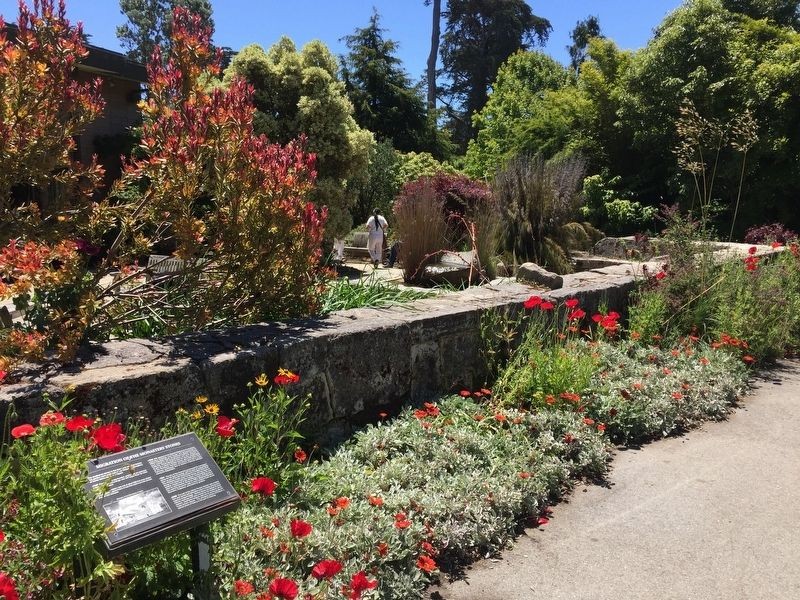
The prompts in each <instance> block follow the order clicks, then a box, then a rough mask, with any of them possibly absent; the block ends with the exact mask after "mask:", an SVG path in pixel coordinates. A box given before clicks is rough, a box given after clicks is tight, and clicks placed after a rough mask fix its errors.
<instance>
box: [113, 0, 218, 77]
mask: <svg viewBox="0 0 800 600" xmlns="http://www.w3.org/2000/svg"><path fill="white" fill-rule="evenodd" d="M179 6H180V7H183V8H186V9H188V10H189V12H191V13H192V14H195V15H199V16H200V19H201V22H202V24H203V26H204V27H210V28H211V31H212V32H213V30H214V21H213V19H212V18H211V13H212V9H211V0H120V2H119V7H120V11H121V12H122V14H123V15H125V17H126V18H127V19H128V22H127V23H125V24H124V25H120V26H119V27H117V37H118V38H119V40H120V43H121V44H122V46H123V47H124V48H126V49H127V50H128V56H129V57H131V58H132V59H134V60H137V61H139V62H141V63H147V62H149V61H150V57H151V56H152V55H153V49H154V48H155V47H156V46H161V49H162V50H163V52H162V54H163V55H164V56H166V55H167V54H168V51H169V46H170V44H171V41H170V36H171V33H172V14H173V11H174V10H175V8H176V7H179Z"/></svg>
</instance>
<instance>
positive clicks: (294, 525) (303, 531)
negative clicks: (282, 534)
mask: <svg viewBox="0 0 800 600" xmlns="http://www.w3.org/2000/svg"><path fill="white" fill-rule="evenodd" d="M289 529H290V530H291V532H292V537H296V538H302V537H306V536H307V535H308V534H310V533H311V531H312V530H313V529H314V528H313V527H312V526H311V523H308V522H307V521H303V520H301V519H292V522H291V523H290V524H289Z"/></svg>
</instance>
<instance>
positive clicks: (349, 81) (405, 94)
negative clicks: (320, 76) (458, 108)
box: [341, 12, 435, 152]
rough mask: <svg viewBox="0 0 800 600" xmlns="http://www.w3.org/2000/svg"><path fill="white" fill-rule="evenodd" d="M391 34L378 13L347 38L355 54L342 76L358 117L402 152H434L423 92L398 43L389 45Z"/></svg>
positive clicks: (345, 58) (347, 60)
mask: <svg viewBox="0 0 800 600" xmlns="http://www.w3.org/2000/svg"><path fill="white" fill-rule="evenodd" d="M385 31H386V30H385V29H383V28H381V26H380V16H379V15H378V13H377V12H373V14H372V17H371V18H370V21H369V25H368V26H367V27H363V28H359V29H356V30H355V32H353V34H351V35H348V36H346V37H344V38H343V39H344V41H345V43H346V44H347V48H348V49H349V52H348V54H347V55H346V56H343V57H342V69H341V72H342V79H343V81H344V84H345V89H346V90H347V95H348V96H349V98H350V100H351V102H352V103H353V107H354V114H353V116H354V117H355V119H356V121H357V122H358V124H359V125H360V126H361V127H363V128H364V129H369V130H370V131H372V132H373V133H374V134H375V136H376V137H377V138H378V139H379V140H387V139H388V140H391V141H392V144H393V146H394V147H395V148H396V149H398V150H400V151H402V152H411V151H418V150H420V149H428V145H429V141H430V139H429V138H430V137H431V135H430V134H429V132H430V130H431V129H432V128H431V127H429V122H428V115H427V110H426V108H425V101H424V100H423V98H422V94H421V90H420V89H419V88H418V87H415V86H412V85H411V80H410V79H409V77H408V75H407V74H406V72H405V70H404V69H403V68H402V66H401V62H400V59H399V58H397V56H396V52H397V42H395V41H393V40H390V39H386V38H385V37H384V35H383V34H384V32H385ZM434 137H435V135H434Z"/></svg>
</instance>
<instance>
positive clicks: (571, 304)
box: [564, 298, 579, 308]
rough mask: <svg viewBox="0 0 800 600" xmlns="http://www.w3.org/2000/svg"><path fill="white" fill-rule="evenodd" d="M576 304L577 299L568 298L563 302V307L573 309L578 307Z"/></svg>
mask: <svg viewBox="0 0 800 600" xmlns="http://www.w3.org/2000/svg"><path fill="white" fill-rule="evenodd" d="M578 304H579V302H578V299H577V298H570V299H569V300H566V301H565V302H564V306H566V307H567V308H575V307H577V306H578Z"/></svg>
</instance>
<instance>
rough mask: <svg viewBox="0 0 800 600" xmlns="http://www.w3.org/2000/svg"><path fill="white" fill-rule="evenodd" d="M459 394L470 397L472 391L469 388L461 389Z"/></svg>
mask: <svg viewBox="0 0 800 600" xmlns="http://www.w3.org/2000/svg"><path fill="white" fill-rule="evenodd" d="M458 395H459V396H461V397H462V398H469V397H470V396H472V392H470V391H469V390H461V391H460V392H458Z"/></svg>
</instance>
